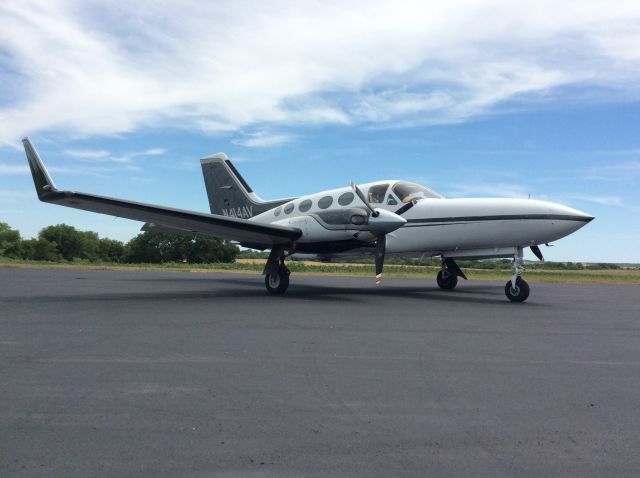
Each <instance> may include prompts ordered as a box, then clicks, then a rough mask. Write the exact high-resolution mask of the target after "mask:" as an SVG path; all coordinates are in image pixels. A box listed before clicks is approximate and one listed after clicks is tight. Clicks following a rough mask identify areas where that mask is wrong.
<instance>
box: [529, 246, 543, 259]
mask: <svg viewBox="0 0 640 478" xmlns="http://www.w3.org/2000/svg"><path fill="white" fill-rule="evenodd" d="M529 249H531V252H533V253H534V255H535V256H536V257H537V258H538V260H539V261H540V262H544V257H543V256H542V252H541V251H540V248H539V247H538V246H531V247H530V248H529Z"/></svg>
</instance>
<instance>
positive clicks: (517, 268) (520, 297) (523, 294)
mask: <svg viewBox="0 0 640 478" xmlns="http://www.w3.org/2000/svg"><path fill="white" fill-rule="evenodd" d="M523 264H524V254H523V251H522V247H516V253H515V254H514V256H513V263H512V266H511V268H512V272H513V273H512V276H511V280H510V281H509V282H507V283H506V284H505V286H504V294H505V295H506V296H507V299H509V300H510V301H512V302H524V301H525V300H527V297H529V284H527V281H525V280H524V279H523V278H522V277H520V276H521V275H522V273H523V272H524V267H523Z"/></svg>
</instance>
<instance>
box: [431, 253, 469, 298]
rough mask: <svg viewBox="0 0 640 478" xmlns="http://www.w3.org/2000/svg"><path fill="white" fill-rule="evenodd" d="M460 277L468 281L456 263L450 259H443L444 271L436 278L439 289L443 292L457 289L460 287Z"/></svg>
mask: <svg viewBox="0 0 640 478" xmlns="http://www.w3.org/2000/svg"><path fill="white" fill-rule="evenodd" d="M458 277H462V278H463V279H465V280H466V279H467V276H466V275H464V272H462V270H461V269H460V267H458V264H456V261H454V260H453V259H451V258H450V257H448V258H446V259H443V261H442V270H440V272H438V275H437V276H436V282H437V283H438V287H440V288H441V289H443V290H452V289H455V288H456V286H457V285H458Z"/></svg>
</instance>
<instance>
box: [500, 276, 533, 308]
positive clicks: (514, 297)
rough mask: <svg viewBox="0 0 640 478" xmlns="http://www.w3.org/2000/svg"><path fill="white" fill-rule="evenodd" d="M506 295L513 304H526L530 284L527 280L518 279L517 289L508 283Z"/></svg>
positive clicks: (505, 288)
mask: <svg viewBox="0 0 640 478" xmlns="http://www.w3.org/2000/svg"><path fill="white" fill-rule="evenodd" d="M504 293H505V295H506V296H507V298H508V299H509V300H510V301H512V302H524V301H525V300H527V297H529V284H527V281H526V280H524V279H522V278H520V277H518V278H517V279H516V286H515V287H512V285H511V281H509V282H507V283H506V285H505V286H504Z"/></svg>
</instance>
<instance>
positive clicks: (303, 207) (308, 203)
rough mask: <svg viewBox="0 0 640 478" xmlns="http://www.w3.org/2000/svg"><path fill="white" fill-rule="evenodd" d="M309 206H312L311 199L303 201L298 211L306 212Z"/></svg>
mask: <svg viewBox="0 0 640 478" xmlns="http://www.w3.org/2000/svg"><path fill="white" fill-rule="evenodd" d="M311 205H312V203H311V199H305V200H304V201H302V202H301V203H300V205H299V206H298V211H300V212H307V211H308V210H309V209H311Z"/></svg>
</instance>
